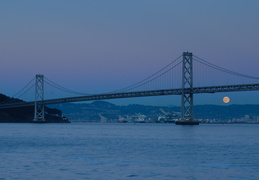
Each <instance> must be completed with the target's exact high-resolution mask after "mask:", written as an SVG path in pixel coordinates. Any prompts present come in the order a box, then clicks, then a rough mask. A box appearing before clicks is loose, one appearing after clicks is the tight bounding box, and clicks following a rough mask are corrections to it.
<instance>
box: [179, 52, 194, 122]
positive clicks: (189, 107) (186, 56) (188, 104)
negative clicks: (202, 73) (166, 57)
mask: <svg viewBox="0 0 259 180" xmlns="http://www.w3.org/2000/svg"><path fill="white" fill-rule="evenodd" d="M187 89H189V90H187ZM192 89H193V63H192V53H189V52H184V53H183V62H182V112H181V120H182V121H194V118H193V92H192Z"/></svg>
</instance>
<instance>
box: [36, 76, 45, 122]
mask: <svg viewBox="0 0 259 180" xmlns="http://www.w3.org/2000/svg"><path fill="white" fill-rule="evenodd" d="M43 100H44V76H43V75H41V74H37V75H36V84H35V105H34V107H35V109H34V119H33V122H35V123H45V122H46V120H45V111H44V104H43V103H41V102H40V101H43Z"/></svg>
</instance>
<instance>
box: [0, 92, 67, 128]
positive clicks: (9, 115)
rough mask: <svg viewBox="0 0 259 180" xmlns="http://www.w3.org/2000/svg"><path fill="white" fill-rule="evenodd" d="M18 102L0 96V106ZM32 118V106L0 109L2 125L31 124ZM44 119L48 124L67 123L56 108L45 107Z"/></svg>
mask: <svg viewBox="0 0 259 180" xmlns="http://www.w3.org/2000/svg"><path fill="white" fill-rule="evenodd" d="M11 101H12V102H19V101H22V100H20V99H11V98H9V97H7V96H5V95H3V94H0V104H1V103H7V102H11ZM33 118H34V106H30V107H19V108H9V109H0V122H2V123H3V122H4V123H25V122H26V123H31V122H33ZM45 119H46V121H47V122H49V123H67V122H69V121H68V120H67V119H64V118H63V117H62V111H60V110H59V109H56V108H48V107H45Z"/></svg>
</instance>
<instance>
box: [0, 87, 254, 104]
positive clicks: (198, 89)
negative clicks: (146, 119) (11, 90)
mask: <svg viewBox="0 0 259 180" xmlns="http://www.w3.org/2000/svg"><path fill="white" fill-rule="evenodd" d="M256 90H259V84H242V85H224V86H205V87H194V88H192V89H190V88H185V89H182V88H179V89H162V90H150V91H136V92H119V93H107V94H94V95H88V96H77V97H68V98H58V99H48V100H44V101H37V103H38V104H44V105H48V104H60V103H68V102H80V101H95V100H105V99H119V98H133V97H147V96H164V95H182V93H183V92H185V93H187V94H191V93H193V94H200V93H216V92H235V91H256ZM34 104H35V101H28V102H16V103H10V104H2V105H1V104H0V109H6V108H15V107H24V106H34Z"/></svg>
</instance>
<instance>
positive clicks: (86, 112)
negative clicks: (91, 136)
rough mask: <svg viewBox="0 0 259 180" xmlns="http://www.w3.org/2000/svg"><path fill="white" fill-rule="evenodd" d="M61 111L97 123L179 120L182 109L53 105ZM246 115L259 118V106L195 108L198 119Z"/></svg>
mask: <svg viewBox="0 0 259 180" xmlns="http://www.w3.org/2000/svg"><path fill="white" fill-rule="evenodd" d="M51 107H55V108H58V109H61V110H62V111H63V113H64V115H65V116H66V117H68V118H69V119H70V120H71V121H73V120H80V121H95V122H99V121H100V120H101V117H100V115H101V116H103V117H105V118H107V119H110V120H116V119H118V118H119V116H123V117H126V116H134V115H136V114H143V115H145V116H146V118H149V119H157V118H158V116H162V115H164V114H163V112H162V111H161V110H163V111H164V112H165V113H168V114H173V115H174V117H175V118H179V116H180V112H181V108H180V107H178V106H171V107H167V106H144V105H138V104H131V105H127V106H117V105H114V104H112V103H109V102H105V101H95V102H92V103H67V104H57V105H52V106H51ZM245 115H249V116H250V117H257V116H259V105H229V106H220V105H196V106H194V117H195V118H196V119H218V120H229V119H233V118H243V117H244V116H245Z"/></svg>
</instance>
